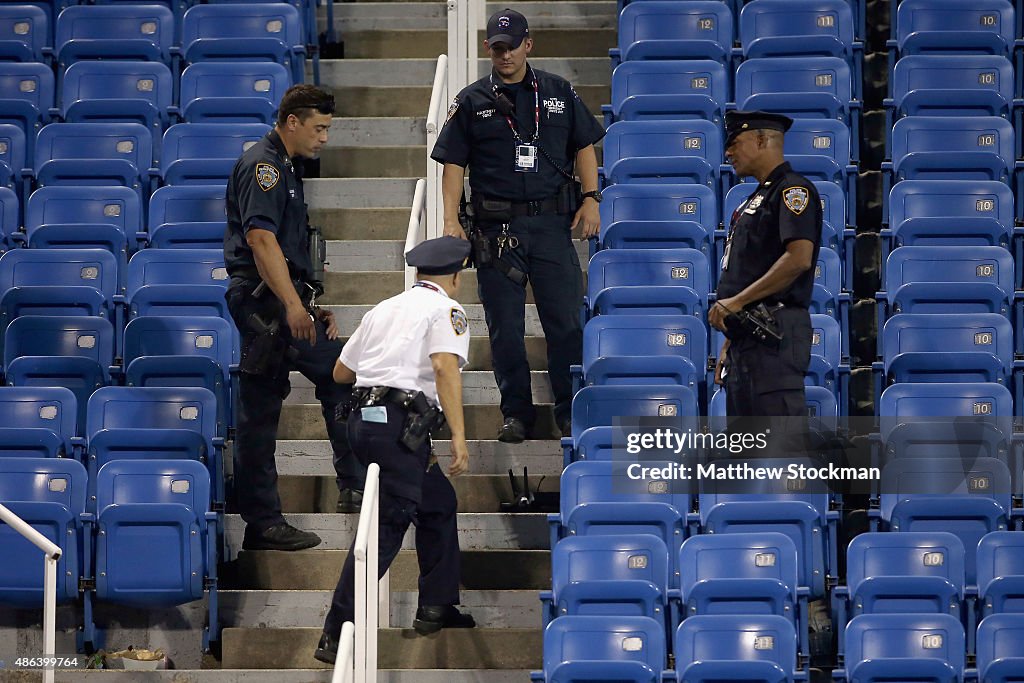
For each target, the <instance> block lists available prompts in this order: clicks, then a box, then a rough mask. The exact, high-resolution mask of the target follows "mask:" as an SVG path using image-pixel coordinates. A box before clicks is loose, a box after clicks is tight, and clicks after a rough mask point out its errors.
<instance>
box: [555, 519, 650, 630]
mask: <svg viewBox="0 0 1024 683" xmlns="http://www.w3.org/2000/svg"><path fill="white" fill-rule="evenodd" d="M668 585H669V583H668V550H667V549H666V547H665V543H664V541H662V540H661V539H660V538H658V537H657V536H652V535H650V534H630V535H628V536H626V535H623V536H570V537H569V538H563V539H562V540H561V541H559V542H558V543H557V544H556V545H555V547H554V548H552V549H551V590H550V591H542V592H541V596H540V601H541V617H542V621H543V626H547V625H548V624H549V623H550V622H551V620H552V619H556V618H561V617H563V616H565V615H577V614H586V615H597V616H608V617H623V616H637V617H651V618H652V619H655V620H656V621H658V622H659V623H662V624H666V623H667V615H668ZM666 628H667V627H666Z"/></svg>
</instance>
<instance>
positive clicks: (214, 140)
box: [161, 123, 270, 185]
mask: <svg viewBox="0 0 1024 683" xmlns="http://www.w3.org/2000/svg"><path fill="white" fill-rule="evenodd" d="M269 131H270V127H269V126H266V125H263V124H261V123H233V124H222V123H189V124H181V123H179V124H178V125H175V126H171V127H170V128H168V129H167V132H166V133H164V140H163V160H164V164H163V168H162V170H161V173H162V175H163V182H164V184H165V185H221V184H225V185H226V184H227V179H228V176H230V175H231V169H232V168H234V166H235V162H236V161H238V157H240V156H241V155H242V152H244V151H245V150H247V149H249V147H251V146H252V145H254V144H255V143H257V142H259V141H260V139H261V138H262V137H263V136H264V135H266V134H267V133H268V132H269Z"/></svg>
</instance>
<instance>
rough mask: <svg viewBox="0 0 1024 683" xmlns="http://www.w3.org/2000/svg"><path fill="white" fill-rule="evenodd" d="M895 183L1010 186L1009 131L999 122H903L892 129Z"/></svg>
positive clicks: (978, 119) (936, 119)
mask: <svg viewBox="0 0 1024 683" xmlns="http://www.w3.org/2000/svg"><path fill="white" fill-rule="evenodd" d="M891 156H892V160H893V163H894V164H895V167H896V175H897V179H899V180H904V179H915V178H916V179H922V180H923V179H934V180H999V181H1001V182H1009V180H1010V173H1011V170H1012V166H1013V160H1014V136H1013V126H1011V125H1010V122H1009V121H1007V120H1006V119H1004V118H1001V117H999V116H907V117H904V118H902V119H900V120H899V121H897V122H896V125H894V126H893V129H892V149H891Z"/></svg>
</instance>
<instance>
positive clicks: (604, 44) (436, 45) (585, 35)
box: [344, 22, 616, 59]
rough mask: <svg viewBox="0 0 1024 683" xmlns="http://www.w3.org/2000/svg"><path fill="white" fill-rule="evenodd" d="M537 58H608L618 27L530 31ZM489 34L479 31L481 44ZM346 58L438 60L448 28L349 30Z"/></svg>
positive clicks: (346, 34)
mask: <svg viewBox="0 0 1024 683" xmlns="http://www.w3.org/2000/svg"><path fill="white" fill-rule="evenodd" d="M530 35H531V36H532V37H533V40H534V47H533V53H532V55H533V56H534V57H607V56H608V49H609V48H611V47H615V35H616V29H615V28H612V27H611V25H610V22H609V26H607V27H605V28H539V29H537V30H536V31H534V30H533V29H531V30H530ZM485 37H486V36H485V35H484V32H483V31H479V40H480V43H479V44H480V45H483V40H484V38H485ZM344 41H345V57H346V58H347V59H387V58H401V57H419V58H426V59H436V58H437V56H438V55H439V54H442V53H444V52H447V51H448V32H447V29H440V28H439V29H415V28H414V29H389V30H379V31H348V32H346V33H345V35H344Z"/></svg>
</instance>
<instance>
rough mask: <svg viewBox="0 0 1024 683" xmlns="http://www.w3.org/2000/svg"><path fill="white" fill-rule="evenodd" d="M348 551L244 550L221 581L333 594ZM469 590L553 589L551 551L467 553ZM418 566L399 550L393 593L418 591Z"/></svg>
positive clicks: (239, 586)
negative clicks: (288, 551) (287, 551)
mask: <svg viewBox="0 0 1024 683" xmlns="http://www.w3.org/2000/svg"><path fill="white" fill-rule="evenodd" d="M347 554H348V551H347V550H300V551H297V552H290V553H286V552H281V551H276V550H265V551H248V550H243V551H241V552H240V553H239V554H238V558H237V559H236V560H234V561H232V562H228V563H226V564H224V565H223V566H222V570H221V576H220V579H221V581H220V583H221V586H223V588H225V589H228V590H276V591H278V590H320V591H327V590H331V591H332V590H334V588H335V586H337V585H338V577H339V576H341V566H342V564H344V562H345V557H346V556H347ZM461 576H462V588H463V589H465V590H481V591H505V590H546V589H548V588H550V587H551V553H550V552H549V551H547V550H465V551H463V552H462V572H461ZM418 580H419V565H418V564H417V561H416V552H415V551H414V550H400V551H398V556H397V557H396V558H395V561H394V563H393V564H392V565H391V590H393V591H413V590H418Z"/></svg>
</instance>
